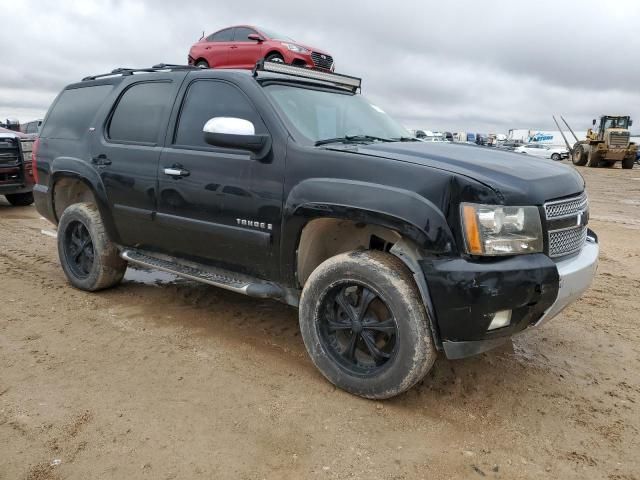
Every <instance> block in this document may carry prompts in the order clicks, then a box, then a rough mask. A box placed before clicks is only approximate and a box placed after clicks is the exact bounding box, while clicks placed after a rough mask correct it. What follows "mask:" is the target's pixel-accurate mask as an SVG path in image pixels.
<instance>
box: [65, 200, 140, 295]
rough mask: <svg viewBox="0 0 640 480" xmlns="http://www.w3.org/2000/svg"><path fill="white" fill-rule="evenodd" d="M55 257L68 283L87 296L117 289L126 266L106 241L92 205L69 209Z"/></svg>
mask: <svg viewBox="0 0 640 480" xmlns="http://www.w3.org/2000/svg"><path fill="white" fill-rule="evenodd" d="M58 255H59V256H60V263H61V265H62V269H63V270H64V273H65V275H66V276H67V279H68V280H69V282H70V283H71V284H72V285H73V286H74V287H76V288H79V289H81V290H87V291H90V292H93V291H96V290H101V289H103V288H108V287H111V286H113V285H116V284H117V283H119V282H120V281H121V280H122V277H123V276H124V272H125V270H126V269H127V263H126V262H125V261H124V260H122V259H121V258H120V256H119V254H118V250H117V248H116V246H115V245H114V244H113V242H111V240H110V239H109V237H108V235H107V233H106V231H105V228H104V224H103V223H102V218H101V217H100V213H99V212H98V209H97V208H96V206H95V205H93V204H90V203H76V204H73V205H71V206H70V207H68V208H67V209H66V210H65V211H64V213H63V214H62V217H61V218H60V223H59V225H58Z"/></svg>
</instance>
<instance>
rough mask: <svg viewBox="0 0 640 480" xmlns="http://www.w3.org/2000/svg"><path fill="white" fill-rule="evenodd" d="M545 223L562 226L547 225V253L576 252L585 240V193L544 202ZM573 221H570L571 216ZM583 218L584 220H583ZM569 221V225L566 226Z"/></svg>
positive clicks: (586, 217) (562, 253) (568, 253)
mask: <svg viewBox="0 0 640 480" xmlns="http://www.w3.org/2000/svg"><path fill="white" fill-rule="evenodd" d="M544 211H545V216H546V218H547V224H548V225H553V224H556V226H558V227H559V226H560V225H562V228H556V229H553V227H552V226H550V227H549V231H548V234H547V240H548V252H547V253H548V255H549V256H550V257H552V258H554V257H562V256H564V255H570V254H572V253H575V252H577V251H578V250H580V249H581V248H582V246H583V245H584V243H585V241H586V240H587V227H586V220H585V219H588V212H589V200H588V198H587V194H586V193H584V192H583V193H581V194H580V195H578V196H575V197H571V198H566V199H564V200H556V201H553V202H548V203H545V205H544ZM572 217H573V218H575V223H573V224H572V225H571V223H572V221H573V218H572ZM583 220H585V222H583ZM567 222H570V226H566V224H567Z"/></svg>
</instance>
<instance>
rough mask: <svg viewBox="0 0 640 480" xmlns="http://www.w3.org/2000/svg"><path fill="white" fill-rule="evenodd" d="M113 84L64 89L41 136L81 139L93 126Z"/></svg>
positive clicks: (50, 113)
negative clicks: (92, 123)
mask: <svg viewBox="0 0 640 480" xmlns="http://www.w3.org/2000/svg"><path fill="white" fill-rule="evenodd" d="M112 89H113V86H112V85H95V86H90V87H81V88H72V89H68V90H64V91H63V92H62V94H61V95H60V97H59V98H58V100H57V101H56V103H55V104H54V105H53V107H52V110H51V111H50V112H49V115H48V117H47V120H46V122H45V124H44V125H43V127H42V133H41V135H40V136H41V137H43V138H55V139H63V140H79V139H80V138H82V136H83V135H84V134H85V133H86V132H87V131H88V130H89V127H92V126H93V125H91V122H92V121H93V119H94V118H95V116H96V113H97V111H98V109H99V108H100V106H101V105H102V103H103V102H104V100H105V98H106V97H107V95H108V94H109V93H110V92H111V90H112Z"/></svg>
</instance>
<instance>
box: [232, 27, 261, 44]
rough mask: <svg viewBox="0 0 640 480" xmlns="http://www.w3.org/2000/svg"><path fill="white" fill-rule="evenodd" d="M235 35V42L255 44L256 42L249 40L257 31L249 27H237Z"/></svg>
mask: <svg viewBox="0 0 640 480" xmlns="http://www.w3.org/2000/svg"><path fill="white" fill-rule="evenodd" d="M234 31H235V33H234V35H233V41H234V42H254V43H255V40H249V38H248V37H249V35H251V34H252V33H256V31H255V30H252V29H250V28H247V27H237V28H235V29H234Z"/></svg>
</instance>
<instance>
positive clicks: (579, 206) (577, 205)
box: [544, 192, 589, 220]
mask: <svg viewBox="0 0 640 480" xmlns="http://www.w3.org/2000/svg"><path fill="white" fill-rule="evenodd" d="M588 207H589V200H588V199H587V194H586V193H584V192H583V193H581V194H580V195H579V196H577V197H572V198H568V199H564V200H556V201H555V202H548V203H545V204H544V211H545V213H546V215H547V220H551V219H554V218H561V217H568V216H570V215H576V214H578V212H582V211H584V210H585V209H587V208H588Z"/></svg>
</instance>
